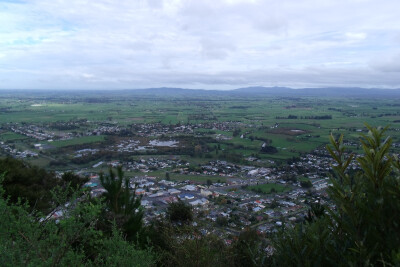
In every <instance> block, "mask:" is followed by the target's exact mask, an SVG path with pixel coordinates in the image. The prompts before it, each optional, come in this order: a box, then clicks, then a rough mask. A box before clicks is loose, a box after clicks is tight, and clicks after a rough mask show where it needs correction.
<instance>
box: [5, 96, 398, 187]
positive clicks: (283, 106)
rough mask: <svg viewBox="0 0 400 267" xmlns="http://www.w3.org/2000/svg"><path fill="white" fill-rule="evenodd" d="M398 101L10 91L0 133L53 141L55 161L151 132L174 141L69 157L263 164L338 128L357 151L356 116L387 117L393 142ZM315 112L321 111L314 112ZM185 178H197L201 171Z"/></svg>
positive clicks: (313, 144) (321, 142)
mask: <svg viewBox="0 0 400 267" xmlns="http://www.w3.org/2000/svg"><path fill="white" fill-rule="evenodd" d="M398 102H399V101H398V99H396V98H393V99H391V98H378V99H375V98H351V97H350V98H344V97H336V98H329V97H296V98H293V97H274V96H271V97H268V96H260V97H251V96H248V97H239V96H232V95H227V96H219V95H218V96H215V97H211V96H205V95H202V96H201V97H200V96H199V97H197V96H193V97H187V96H180V95H176V96H157V95H130V93H129V92H118V93H113V92H108V93H107V92H103V93H102V94H98V95H97V94H93V93H90V92H76V93H67V92H63V93H60V94H47V95H45V94H40V93H30V94H29V93H27V94H17V93H15V95H14V96H13V95H7V96H3V97H0V108H1V109H2V110H5V112H1V113H0V122H1V123H0V125H1V127H2V128H1V130H2V133H1V134H0V141H2V142H5V143H6V144H7V145H11V146H12V147H13V148H16V149H19V150H21V151H22V150H32V149H34V148H33V144H37V143H43V144H48V145H50V146H51V147H53V149H51V152H48V151H44V152H45V154H46V155H47V156H48V157H50V158H52V157H54V158H55V160H63V161H65V160H67V161H68V160H70V159H73V157H74V152H75V151H74V146H79V148H80V149H84V148H98V149H104V148H105V147H107V146H117V145H119V142H121V140H128V139H133V140H139V141H140V142H142V143H141V145H142V146H145V145H146V144H147V143H146V142H148V140H154V139H158V138H164V139H166V140H178V141H179V142H180V144H181V149H173V148H171V149H168V148H163V149H157V153H154V152H151V153H150V152H148V151H145V150H143V151H142V152H135V153H133V152H132V151H131V152H129V153H131V154H129V153H128V152H126V153H125V152H123V153H122V152H121V153H122V154H121V153H117V152H115V151H114V152H110V153H109V154H108V155H106V153H104V154H103V155H101V156H99V157H93V158H90V159H89V158H88V159H87V160H86V161H85V162H83V163H78V164H75V163H73V164H72V165H73V166H76V168H80V167H90V166H91V164H94V163H96V162H98V161H101V160H105V159H107V160H109V161H111V160H120V158H121V156H123V158H129V156H137V155H138V154H139V155H152V156H154V157H158V156H166V155H177V156H180V157H181V158H184V159H185V160H187V161H188V162H190V164H191V165H193V166H197V165H198V164H207V162H208V161H215V160H223V161H228V162H233V163H235V164H250V163H249V162H247V161H246V160H245V159H246V158H248V157H256V158H257V159H259V160H261V162H254V163H251V164H253V165H255V166H259V167H261V166H269V164H270V163H268V162H269V161H274V162H277V163H280V164H285V163H286V161H287V160H289V159H293V158H296V157H299V156H301V155H304V154H306V153H309V152H311V151H313V150H314V149H317V148H324V147H325V145H326V144H327V143H328V140H329V135H330V134H334V135H336V136H337V135H339V134H344V136H345V141H346V142H347V143H348V144H350V146H351V149H353V150H354V151H359V150H360V147H359V146H357V145H352V144H355V143H358V139H359V136H360V134H362V133H366V132H365V129H366V128H365V126H364V123H369V124H371V125H373V126H385V125H390V128H389V130H388V131H387V134H388V135H389V136H391V137H392V138H393V141H394V142H395V143H396V142H400V110H399V108H398V105H399V104H398ZM323 116H325V117H326V116H327V117H329V118H325V119H321V117H323ZM179 126H190V127H191V128H192V132H174V131H166V130H165V129H167V128H171V129H174V128H175V127H179ZM24 127H25V128H26V130H27V131H37V129H39V131H41V132H43V133H45V134H49V135H55V136H63V135H70V136H73V138H72V139H70V140H62V141H57V139H58V138H54V140H56V141H54V142H47V141H46V140H36V139H35V138H31V137H29V138H28V137H27V136H25V135H21V134H16V133H15V132H14V130H15V129H17V128H18V129H20V128H24ZM29 127H31V128H29ZM107 127H109V128H110V127H118V128H119V129H123V133H122V134H121V133H119V132H111V133H101V135H100V136H97V135H95V136H85V135H87V133H88V132H92V131H94V130H96V129H101V128H107ZM141 127H144V128H143V129H142V128H141ZM161 128H162V130H160V132H157V129H161ZM13 129H14V130H13ZM235 131H236V134H234V133H235ZM106 135H107V136H108V138H107V141H106V139H105V136H106ZM78 136H84V137H78ZM241 137H243V138H241ZM123 138H125V139H123ZM218 138H219V139H218ZM46 139H47V140H48V139H51V138H46ZM265 142H267V143H268V145H269V146H271V147H273V148H274V149H273V151H272V152H271V151H269V152H266V151H262V149H261V146H262V145H263V144H264V143H265ZM122 146H125V145H124V144H122ZM196 146H197V150H196V151H194V147H196ZM397 150H398V149H397ZM36 152H39V151H36ZM127 153H128V155H127ZM50 161H51V160H50V159H49V158H46V160H42V161H39V162H41V163H42V164H41V165H45V164H46V162H50ZM67 163H68V164H69V163H70V162H67ZM161 176H162V175H161ZM187 178H188V177H187V176H183V177H180V175H176V176H175V177H174V179H176V180H185V179H187ZM211 178H212V179H214V177H211ZM190 179H195V180H199V181H203V180H207V179H208V178H207V177H203V176H200V177H190ZM221 179H222V178H221Z"/></svg>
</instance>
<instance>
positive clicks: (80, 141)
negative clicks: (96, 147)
mask: <svg viewBox="0 0 400 267" xmlns="http://www.w3.org/2000/svg"><path fill="white" fill-rule="evenodd" d="M101 141H104V136H101V135H99V136H84V137H80V138H74V139H69V140H59V141H54V142H51V143H49V144H51V145H52V146H54V147H57V148H60V147H66V146H72V145H81V144H90V143H95V142H101Z"/></svg>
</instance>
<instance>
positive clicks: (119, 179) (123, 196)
mask: <svg viewBox="0 0 400 267" xmlns="http://www.w3.org/2000/svg"><path fill="white" fill-rule="evenodd" d="M100 182H101V185H102V186H103V187H104V189H105V190H106V192H105V193H104V194H103V196H104V199H105V203H106V205H107V209H106V211H105V219H106V220H108V221H109V223H107V225H108V226H111V224H110V223H111V222H114V221H115V223H116V224H117V226H118V227H120V228H121V229H122V230H123V232H124V233H125V235H126V236H127V239H128V240H134V239H135V238H136V235H137V234H138V233H139V231H140V229H141V228H142V221H143V208H142V206H141V204H140V203H141V198H140V197H136V196H135V190H134V189H132V190H131V189H130V183H129V178H127V177H124V172H123V171H122V167H121V166H119V167H118V168H117V174H115V172H114V171H113V170H112V169H111V168H110V170H109V174H108V175H104V174H100ZM109 229H111V228H109Z"/></svg>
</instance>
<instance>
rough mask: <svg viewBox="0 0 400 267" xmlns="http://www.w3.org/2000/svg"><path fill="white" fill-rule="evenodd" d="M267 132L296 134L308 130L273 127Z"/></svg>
mask: <svg viewBox="0 0 400 267" xmlns="http://www.w3.org/2000/svg"><path fill="white" fill-rule="evenodd" d="M269 132H270V133H273V134H284V135H290V136H296V135H301V134H305V133H308V132H309V131H306V130H301V129H292V128H275V129H272V130H270V131H269Z"/></svg>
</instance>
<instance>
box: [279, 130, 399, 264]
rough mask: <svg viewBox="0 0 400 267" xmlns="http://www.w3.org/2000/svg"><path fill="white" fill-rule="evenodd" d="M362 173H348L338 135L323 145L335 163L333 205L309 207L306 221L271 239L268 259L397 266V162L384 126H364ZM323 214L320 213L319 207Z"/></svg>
mask: <svg viewBox="0 0 400 267" xmlns="http://www.w3.org/2000/svg"><path fill="white" fill-rule="evenodd" d="M368 129H369V130H370V132H369V133H368V135H367V136H364V138H363V139H362V141H361V142H362V148H363V152H364V154H363V155H361V157H358V158H357V161H358V163H359V166H360V167H361V169H362V171H360V172H358V173H357V174H356V175H349V173H348V171H349V170H348V166H349V164H350V162H351V160H352V158H353V157H354V156H355V155H354V154H348V153H347V151H346V149H345V147H344V146H343V136H341V137H340V138H339V139H338V140H335V139H334V138H333V137H332V138H331V145H332V146H331V147H328V150H329V151H330V153H331V155H332V157H333V158H334V159H335V161H336V163H337V164H336V165H335V166H334V167H333V169H334V172H335V176H334V177H333V178H332V179H331V182H332V184H333V185H332V186H331V187H329V189H328V192H329V196H330V198H331V200H332V202H333V203H334V204H335V206H334V207H333V208H328V207H326V208H322V207H321V206H313V207H312V210H311V212H309V215H308V218H307V223H305V224H300V225H297V226H296V227H295V228H294V229H286V230H284V231H282V233H281V234H280V235H279V236H277V237H276V238H275V242H274V244H275V248H276V253H275V254H274V258H275V259H274V261H275V262H276V263H277V264H279V265H283V266H311V265H312V266H398V265H399V264H400V224H399V223H398V222H399V221H400V180H399V178H400V161H399V159H398V158H397V157H395V156H392V155H391V154H389V149H390V147H391V144H392V139H391V138H385V137H384V132H385V131H386V130H387V128H385V129H375V128H371V127H368ZM324 209H325V210H326V212H323V210H324Z"/></svg>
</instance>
